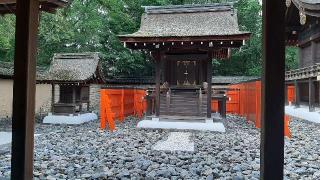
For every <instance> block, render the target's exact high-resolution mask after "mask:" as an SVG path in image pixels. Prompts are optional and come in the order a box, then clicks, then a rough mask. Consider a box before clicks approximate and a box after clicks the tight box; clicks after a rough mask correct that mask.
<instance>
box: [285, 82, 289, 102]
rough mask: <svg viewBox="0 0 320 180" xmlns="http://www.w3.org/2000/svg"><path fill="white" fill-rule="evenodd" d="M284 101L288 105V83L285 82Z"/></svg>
mask: <svg viewBox="0 0 320 180" xmlns="http://www.w3.org/2000/svg"><path fill="white" fill-rule="evenodd" d="M284 102H285V105H289V101H288V85H287V84H285V86H284Z"/></svg>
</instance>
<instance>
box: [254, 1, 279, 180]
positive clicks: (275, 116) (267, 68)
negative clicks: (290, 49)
mask: <svg viewBox="0 0 320 180" xmlns="http://www.w3.org/2000/svg"><path fill="white" fill-rule="evenodd" d="M284 16H285V2H284V1H279V0H263V77H262V130H261V148H260V150H261V156H260V157H261V160H260V163H261V164H260V165H261V166H260V167H261V168H260V176H261V179H266V180H269V179H272V180H277V179H283V164H284V122H283V119H284V84H285V31H284V30H285V20H284V19H285V18H284Z"/></svg>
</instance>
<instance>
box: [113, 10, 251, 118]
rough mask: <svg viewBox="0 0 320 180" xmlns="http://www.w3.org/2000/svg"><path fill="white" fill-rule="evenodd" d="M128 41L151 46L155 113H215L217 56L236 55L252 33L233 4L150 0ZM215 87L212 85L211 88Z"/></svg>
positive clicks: (132, 45) (208, 115) (131, 44)
mask: <svg viewBox="0 0 320 180" xmlns="http://www.w3.org/2000/svg"><path fill="white" fill-rule="evenodd" d="M141 19H142V20H141V26H140V29H139V30H138V31H137V32H135V33H133V34H128V35H121V36H119V37H120V40H121V41H122V42H123V43H124V46H125V47H127V48H130V49H133V50H146V51H149V52H150V54H151V56H152V57H153V59H154V62H155V68H156V69H155V81H156V86H155V94H154V96H155V110H156V112H155V116H156V118H159V117H160V115H161V116H176V115H180V116H184V115H187V116H200V117H204V118H205V117H206V118H211V96H212V91H211V86H208V84H211V81H212V59H213V58H215V59H226V58H228V57H230V55H231V50H232V49H233V48H239V47H241V46H242V45H244V44H245V41H246V40H248V39H249V37H250V33H249V32H242V31H240V30H239V27H238V22H237V12H236V10H235V9H234V8H233V6H232V5H230V4H207V5H179V6H160V7H157V6H155V7H154V6H151V7H150V6H148V7H145V13H144V14H143V15H142V18H141ZM208 87H209V89H208Z"/></svg>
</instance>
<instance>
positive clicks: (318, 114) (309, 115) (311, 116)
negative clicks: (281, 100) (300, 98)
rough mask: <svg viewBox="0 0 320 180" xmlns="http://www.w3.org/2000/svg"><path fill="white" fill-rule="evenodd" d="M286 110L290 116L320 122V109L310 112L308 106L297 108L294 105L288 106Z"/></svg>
mask: <svg viewBox="0 0 320 180" xmlns="http://www.w3.org/2000/svg"><path fill="white" fill-rule="evenodd" d="M285 112H286V114H287V115H289V116H293V117H296V118H299V119H304V120H307V121H310V122H314V123H320V109H319V108H318V109H316V111H315V112H309V107H308V106H301V107H299V108H296V107H294V106H286V107H285Z"/></svg>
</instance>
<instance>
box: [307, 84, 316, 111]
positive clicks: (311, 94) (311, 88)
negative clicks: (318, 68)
mask: <svg viewBox="0 0 320 180" xmlns="http://www.w3.org/2000/svg"><path fill="white" fill-rule="evenodd" d="M315 99H316V96H315V86H314V82H313V81H312V78H309V111H310V112H314V111H315V106H314V103H315Z"/></svg>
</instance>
